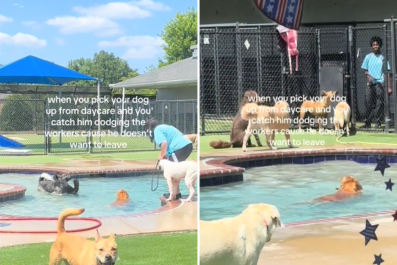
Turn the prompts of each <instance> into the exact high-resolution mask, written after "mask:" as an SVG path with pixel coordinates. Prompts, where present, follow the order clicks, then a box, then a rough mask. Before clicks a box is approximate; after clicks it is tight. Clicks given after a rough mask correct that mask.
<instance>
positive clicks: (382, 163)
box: [374, 156, 390, 176]
mask: <svg viewBox="0 0 397 265" xmlns="http://www.w3.org/2000/svg"><path fill="white" fill-rule="evenodd" d="M376 163H377V164H376V168H375V170H374V171H380V173H382V176H384V174H385V169H386V168H389V167H390V166H389V164H387V162H386V156H383V157H382V158H381V159H379V158H377V159H376Z"/></svg>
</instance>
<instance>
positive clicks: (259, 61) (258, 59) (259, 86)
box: [256, 26, 263, 95]
mask: <svg viewBox="0 0 397 265" xmlns="http://www.w3.org/2000/svg"><path fill="white" fill-rule="evenodd" d="M261 31H262V28H261V26H258V29H257V34H256V36H257V37H258V47H257V49H256V52H257V55H256V69H257V71H258V80H257V82H258V84H257V91H258V93H259V95H263V91H262V41H261Z"/></svg>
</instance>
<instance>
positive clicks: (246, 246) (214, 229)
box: [200, 203, 283, 265]
mask: <svg viewBox="0 0 397 265" xmlns="http://www.w3.org/2000/svg"><path fill="white" fill-rule="evenodd" d="M278 227H283V224H282V222H281V217H280V213H279V211H278V209H277V208H276V206H274V205H270V204H264V203H260V204H250V205H249V206H248V207H247V209H245V210H244V211H243V212H242V213H241V214H240V215H238V216H236V217H231V218H224V219H220V220H215V221H201V220H200V265H226V264H227V265H242V264H244V265H256V264H257V263H258V259H259V255H260V252H261V250H262V248H263V247H264V246H265V244H266V243H267V242H269V241H270V240H271V238H272V234H273V231H274V229H276V228H278Z"/></svg>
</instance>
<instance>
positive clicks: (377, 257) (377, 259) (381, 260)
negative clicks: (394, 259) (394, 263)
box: [372, 254, 385, 265]
mask: <svg viewBox="0 0 397 265" xmlns="http://www.w3.org/2000/svg"><path fill="white" fill-rule="evenodd" d="M374 256H375V261H374V263H372V264H376V265H380V264H381V263H383V262H385V261H384V260H383V259H382V254H379V256H376V255H374Z"/></svg>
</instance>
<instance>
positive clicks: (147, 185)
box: [0, 174, 188, 217]
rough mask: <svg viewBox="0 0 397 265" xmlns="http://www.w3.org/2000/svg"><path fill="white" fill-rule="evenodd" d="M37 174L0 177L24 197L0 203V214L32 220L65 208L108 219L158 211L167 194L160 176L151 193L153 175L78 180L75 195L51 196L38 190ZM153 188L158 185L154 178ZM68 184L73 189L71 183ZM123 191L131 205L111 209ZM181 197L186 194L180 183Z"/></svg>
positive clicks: (52, 215)
mask: <svg viewBox="0 0 397 265" xmlns="http://www.w3.org/2000/svg"><path fill="white" fill-rule="evenodd" d="M39 176H40V174H0V182H1V183H10V184H18V185H22V186H24V187H25V188H26V193H25V197H24V198H22V199H19V200H15V201H6V202H3V203H0V215H1V214H4V215H17V216H32V217H58V215H59V214H60V212H61V211H62V210H64V209H65V208H80V207H82V208H85V209H86V210H85V212H84V213H83V214H82V217H111V216H118V215H131V214H137V213H143V212H148V211H152V210H156V209H158V208H160V206H161V205H160V200H159V197H161V196H162V194H163V193H167V192H168V187H167V183H166V181H165V179H164V178H162V177H161V176H160V179H159V186H158V189H157V190H156V191H154V192H152V191H151V181H152V176H151V175H147V176H141V177H117V178H99V177H98V178H80V179H79V182H80V188H79V192H78V194H77V195H73V194H66V195H62V196H60V195H52V194H46V193H41V192H38V191H37V184H38V180H39ZM155 177H156V178H155V179H154V181H153V182H154V188H155V187H156V184H157V175H155ZM69 184H70V185H71V186H73V182H72V180H71V181H69ZM120 189H125V190H126V191H127V192H128V194H129V196H130V200H131V202H130V203H129V204H127V205H125V206H123V207H110V205H111V204H112V203H113V202H114V201H115V200H116V194H117V191H118V190H120ZM180 190H181V193H182V195H185V194H188V191H187V188H186V186H185V185H184V182H183V181H181V184H180Z"/></svg>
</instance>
